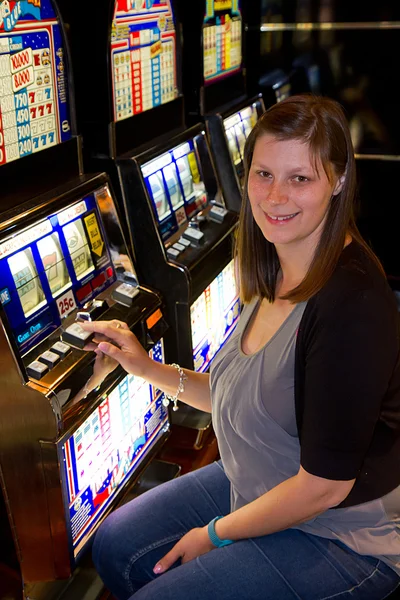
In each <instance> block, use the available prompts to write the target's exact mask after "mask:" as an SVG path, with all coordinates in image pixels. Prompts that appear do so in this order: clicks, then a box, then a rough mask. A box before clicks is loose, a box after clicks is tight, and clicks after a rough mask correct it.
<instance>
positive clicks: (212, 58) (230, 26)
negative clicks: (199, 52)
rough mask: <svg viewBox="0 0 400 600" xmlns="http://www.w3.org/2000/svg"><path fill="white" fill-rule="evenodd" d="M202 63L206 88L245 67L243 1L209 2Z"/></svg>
mask: <svg viewBox="0 0 400 600" xmlns="http://www.w3.org/2000/svg"><path fill="white" fill-rule="evenodd" d="M203 64H204V83H205V84H206V85H207V84H208V83H214V82H215V81H217V80H219V79H221V78H222V77H226V76H227V75H231V74H232V73H235V72H237V71H240V69H241V65H242V17H241V12H240V0H206V14H205V18H204V25H203Z"/></svg>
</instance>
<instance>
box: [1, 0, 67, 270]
mask: <svg viewBox="0 0 400 600" xmlns="http://www.w3.org/2000/svg"><path fill="white" fill-rule="evenodd" d="M70 138H71V130H70V116H69V105H68V89H67V74H66V59H65V52H64V49H63V45H62V35H61V27H60V24H59V21H58V19H57V15H56V13H55V10H54V8H53V6H52V4H51V2H50V0H35V1H34V2H33V1H32V0H17V1H16V0H2V1H0V165H2V164H5V163H9V162H11V161H13V160H16V159H18V158H21V157H23V156H27V155H29V154H33V153H35V152H39V151H40V150H44V149H46V148H49V147H50V146H55V145H56V144H59V143H61V142H65V141H67V140H69V139H70ZM27 260H29V258H27Z"/></svg>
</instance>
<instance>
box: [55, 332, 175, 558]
mask: <svg viewBox="0 0 400 600" xmlns="http://www.w3.org/2000/svg"><path fill="white" fill-rule="evenodd" d="M150 355H151V356H152V358H154V360H157V361H158V362H164V356H163V347H162V341H160V342H158V343H157V344H156V345H155V346H154V348H153V349H152V351H151V353H150ZM162 400H163V394H162V393H161V392H160V390H157V389H155V388H154V387H152V386H151V385H149V384H148V383H147V382H146V381H144V379H141V378H140V377H135V376H133V375H127V376H126V377H125V378H124V379H122V381H121V382H120V383H119V384H118V385H117V386H116V387H115V388H114V389H113V390H112V391H111V392H110V393H109V394H108V395H106V396H105V397H104V398H103V399H102V402H101V404H100V405H99V406H98V407H97V408H96V409H95V410H94V412H92V414H91V415H90V416H89V417H88V418H87V419H86V421H84V422H83V423H82V424H81V425H80V426H79V428H78V429H77V430H76V431H75V432H74V433H73V434H72V435H71V436H70V437H69V438H68V439H67V440H66V441H64V443H63V444H62V448H61V451H62V458H63V463H64V478H65V482H66V490H67V496H68V498H67V501H68V516H69V523H70V528H71V536H72V544H73V549H74V556H75V557H76V556H77V555H78V553H79V552H80V550H81V549H82V548H83V546H84V545H85V543H86V542H87V540H88V539H89V538H90V536H91V534H92V533H93V531H94V529H95V528H96V526H97V525H98V524H99V522H100V520H101V518H102V516H104V514H105V512H106V511H107V509H108V508H109V506H110V504H111V502H112V501H113V500H114V499H115V497H116V496H117V495H118V493H119V491H120V490H121V488H122V487H123V486H124V484H125V483H126V482H127V480H128V479H129V478H130V477H131V476H132V474H134V472H135V471H136V470H137V469H138V467H139V466H143V464H142V463H143V461H144V460H145V457H146V455H147V454H148V451H149V450H150V448H152V447H153V446H154V445H155V443H156V442H157V441H158V440H159V439H160V438H161V436H162V435H163V434H164V433H165V432H166V431H167V430H168V428H169V425H168V412H167V409H166V408H165V407H164V405H163V403H162Z"/></svg>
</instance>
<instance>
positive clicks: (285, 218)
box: [268, 213, 297, 221]
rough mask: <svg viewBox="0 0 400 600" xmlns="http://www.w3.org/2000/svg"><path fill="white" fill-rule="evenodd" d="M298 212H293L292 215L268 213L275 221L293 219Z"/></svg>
mask: <svg viewBox="0 0 400 600" xmlns="http://www.w3.org/2000/svg"><path fill="white" fill-rule="evenodd" d="M296 214H297V213H293V214H292V215H287V216H286V217H274V216H273V215H268V216H269V218H270V219H272V220H273V221H286V220H287V219H291V218H292V217H294V216H296Z"/></svg>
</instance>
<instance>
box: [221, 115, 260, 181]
mask: <svg viewBox="0 0 400 600" xmlns="http://www.w3.org/2000/svg"><path fill="white" fill-rule="evenodd" d="M257 120H258V113H257V105H256V104H253V105H251V106H247V107H246V108H243V109H242V110H240V111H238V112H236V113H235V114H233V115H232V116H230V117H228V118H226V119H224V129H225V135H226V139H227V141H228V146H229V151H230V154H231V157H232V160H233V164H234V165H235V167H236V168H237V170H238V171H242V168H243V158H244V146H245V143H246V140H247V138H248V136H249V134H250V131H251V130H252V129H253V127H254V125H255V124H256V123H257Z"/></svg>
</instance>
